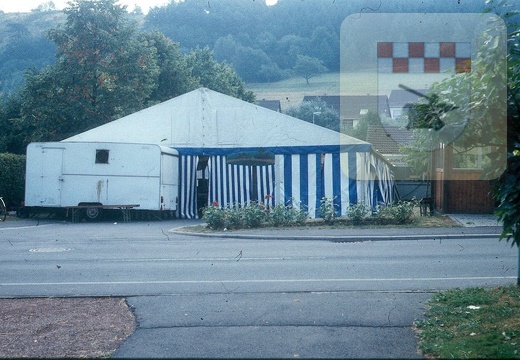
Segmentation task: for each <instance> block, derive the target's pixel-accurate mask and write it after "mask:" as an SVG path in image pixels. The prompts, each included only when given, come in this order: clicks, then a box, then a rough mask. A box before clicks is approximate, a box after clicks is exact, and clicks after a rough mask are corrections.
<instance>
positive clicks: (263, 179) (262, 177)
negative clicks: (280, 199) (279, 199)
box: [208, 156, 274, 207]
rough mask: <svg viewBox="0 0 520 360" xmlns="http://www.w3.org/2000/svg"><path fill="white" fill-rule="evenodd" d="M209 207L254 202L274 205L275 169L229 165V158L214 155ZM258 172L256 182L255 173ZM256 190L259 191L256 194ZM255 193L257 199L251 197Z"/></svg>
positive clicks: (212, 157) (211, 167) (271, 166)
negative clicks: (254, 188)
mask: <svg viewBox="0 0 520 360" xmlns="http://www.w3.org/2000/svg"><path fill="white" fill-rule="evenodd" d="M208 168H209V173H210V179H209V195H208V204H212V203H215V202H216V203H218V204H219V205H220V206H224V207H226V206H236V205H239V206H244V205H245V204H248V203H250V202H251V201H257V202H263V203H265V204H266V205H268V206H270V205H272V200H271V196H273V192H274V166H273V165H264V166H245V165H232V164H227V163H226V156H211V157H210V159H209V162H208ZM255 171H256V174H257V176H256V179H255V178H254V177H253V173H254V172H255ZM253 187H256V191H253ZM253 193H255V194H257V195H256V198H252V194H253Z"/></svg>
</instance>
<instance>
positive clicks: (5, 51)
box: [0, 0, 485, 96]
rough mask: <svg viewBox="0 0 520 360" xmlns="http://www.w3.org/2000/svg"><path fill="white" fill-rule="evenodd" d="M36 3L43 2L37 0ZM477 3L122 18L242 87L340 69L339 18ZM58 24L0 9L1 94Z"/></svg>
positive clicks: (314, 1) (243, 3) (340, 0)
mask: <svg viewBox="0 0 520 360" xmlns="http://www.w3.org/2000/svg"><path fill="white" fill-rule="evenodd" d="M42 2H43V0H42ZM484 3H485V1H484V0H471V1H470V0H443V1H438V0H421V1H394V0H392V1H381V0H279V1H278V3H277V4H276V5H274V6H267V5H265V3H264V2H263V1H261V0H218V1H217V0H184V1H180V2H177V1H171V2H170V3H169V4H168V5H166V6H162V7H155V8H153V9H151V10H150V12H149V13H148V14H147V15H146V16H145V15H143V14H141V13H132V14H128V16H129V17H132V18H133V19H134V20H136V21H137V22H138V24H139V26H140V27H141V28H142V30H144V31H151V30H158V31H160V32H162V33H163V34H165V35H166V36H167V37H169V38H170V39H172V40H174V41H175V42H177V43H179V44H180V47H181V49H182V51H183V52H184V53H188V52H189V51H190V50H192V49H194V48H197V47H200V48H203V47H209V48H210V49H211V50H212V51H213V52H214V56H215V58H216V59H217V60H219V61H226V62H227V63H229V64H230V65H232V66H233V67H234V68H235V70H236V72H237V74H238V75H239V76H240V77H241V78H242V79H243V80H244V81H246V82H271V81H277V80H280V79H283V78H286V77H288V76H292V75H293V69H294V67H295V66H296V63H297V61H298V59H299V58H301V57H302V56H305V58H306V59H307V60H309V59H310V60H312V61H315V62H317V63H319V64H321V65H322V66H324V67H325V68H326V69H328V70H329V71H337V70H339V56H340V54H339V52H340V50H339V32H340V27H341V23H342V22H343V20H344V19H345V18H346V17H347V16H349V15H351V14H354V13H359V12H480V11H482V10H483V8H484V5H485V4H484ZM64 21H65V16H64V14H63V13H62V12H61V11H56V10H54V9H53V8H52V6H50V7H49V6H47V7H45V6H43V5H42V6H40V7H39V8H37V9H36V10H34V11H32V12H30V13H23V14H19V13H16V14H10V13H9V14H7V13H2V12H0V94H2V95H4V96H5V95H7V94H9V93H11V92H13V91H16V90H17V89H18V88H19V86H20V85H21V84H22V81H23V74H24V72H25V71H26V70H27V69H30V68H37V69H40V68H42V67H44V66H46V65H49V64H52V63H53V62H54V60H55V58H54V57H55V53H56V51H55V48H54V44H53V43H52V42H51V41H49V40H48V39H47V38H46V35H45V34H46V32H47V30H49V29H51V28H55V27H57V26H59V25H60V24H62V23H63V22H64Z"/></svg>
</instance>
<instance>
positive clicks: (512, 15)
mask: <svg viewBox="0 0 520 360" xmlns="http://www.w3.org/2000/svg"><path fill="white" fill-rule="evenodd" d="M486 3H487V4H488V5H489V6H490V11H494V12H496V13H498V14H500V15H501V16H502V18H503V19H504V20H506V21H507V25H508V29H509V34H508V39H507V41H508V43H507V49H508V51H507V60H508V69H507V70H508V71H507V126H508V128H507V149H508V151H507V169H506V171H505V172H504V173H503V174H502V176H501V177H500V178H499V179H498V182H497V186H496V188H495V193H494V195H495V200H496V201H497V203H498V207H497V210H496V213H497V215H498V218H499V219H500V220H501V221H502V222H503V232H502V235H501V239H503V238H506V239H507V240H508V241H510V240H511V243H512V245H516V246H519V247H520V24H519V22H518V18H519V13H518V11H517V9H516V8H515V7H514V6H512V5H511V4H510V3H509V2H507V1H491V0H488V1H486Z"/></svg>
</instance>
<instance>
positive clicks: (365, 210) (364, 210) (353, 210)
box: [347, 202, 371, 224]
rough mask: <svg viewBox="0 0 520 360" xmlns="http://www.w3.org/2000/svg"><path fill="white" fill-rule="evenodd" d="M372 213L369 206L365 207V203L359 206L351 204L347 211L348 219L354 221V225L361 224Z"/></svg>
mask: <svg viewBox="0 0 520 360" xmlns="http://www.w3.org/2000/svg"><path fill="white" fill-rule="evenodd" d="M370 212H371V209H370V207H369V206H368V205H365V203H363V202H359V203H357V204H350V206H349V207H348V209H347V217H348V218H349V219H350V220H352V222H353V223H354V224H359V223H361V222H362V221H363V219H365V218H366V217H367V215H368V214H369V213H370Z"/></svg>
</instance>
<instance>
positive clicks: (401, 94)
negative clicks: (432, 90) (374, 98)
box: [388, 89, 428, 119]
mask: <svg viewBox="0 0 520 360" xmlns="http://www.w3.org/2000/svg"><path fill="white" fill-rule="evenodd" d="M417 91H418V92H419V93H421V94H426V92H427V91H428V90H427V89H419V90H417ZM420 98H421V97H420V96H419V95H417V94H414V93H411V92H409V91H406V90H403V89H398V90H392V91H391V92H390V97H389V98H388V104H389V106H390V116H391V118H392V119H397V118H399V117H401V116H402V115H403V109H404V107H405V105H406V104H411V103H417V102H418V101H419V99H420Z"/></svg>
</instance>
